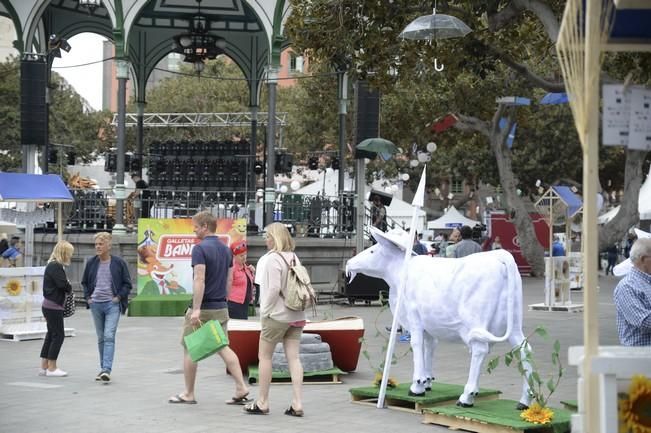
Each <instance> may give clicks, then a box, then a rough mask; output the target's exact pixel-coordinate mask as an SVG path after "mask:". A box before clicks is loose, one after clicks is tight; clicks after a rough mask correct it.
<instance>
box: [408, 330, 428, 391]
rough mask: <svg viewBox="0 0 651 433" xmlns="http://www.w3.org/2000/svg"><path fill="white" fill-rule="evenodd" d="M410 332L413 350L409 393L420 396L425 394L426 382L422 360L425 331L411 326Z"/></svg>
mask: <svg viewBox="0 0 651 433" xmlns="http://www.w3.org/2000/svg"><path fill="white" fill-rule="evenodd" d="M409 332H411V341H410V343H411V350H412V351H413V352H414V373H413V376H412V380H411V386H410V387H409V395H415V396H422V395H425V385H426V382H427V374H426V372H425V364H424V362H423V359H424V358H423V352H424V348H423V335H424V334H425V332H424V331H423V330H422V328H421V329H418V328H415V327H414V328H412V329H410V330H409Z"/></svg>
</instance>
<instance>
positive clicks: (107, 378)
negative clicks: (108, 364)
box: [99, 371, 111, 382]
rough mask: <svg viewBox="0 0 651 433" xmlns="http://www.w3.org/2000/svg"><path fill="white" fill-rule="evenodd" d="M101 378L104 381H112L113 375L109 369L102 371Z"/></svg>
mask: <svg viewBox="0 0 651 433" xmlns="http://www.w3.org/2000/svg"><path fill="white" fill-rule="evenodd" d="M99 378H100V380H101V381H102V382H110V381H111V375H110V374H109V373H108V372H107V371H102V372H101V373H100V374H99Z"/></svg>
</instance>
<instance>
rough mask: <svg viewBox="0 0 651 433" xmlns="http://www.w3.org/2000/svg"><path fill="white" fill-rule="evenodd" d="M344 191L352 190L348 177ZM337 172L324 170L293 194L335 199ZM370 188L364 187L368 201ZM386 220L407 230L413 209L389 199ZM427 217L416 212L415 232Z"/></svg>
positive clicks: (421, 212)
mask: <svg viewBox="0 0 651 433" xmlns="http://www.w3.org/2000/svg"><path fill="white" fill-rule="evenodd" d="M344 180H345V183H344V191H352V190H353V179H350V178H349V177H348V176H344ZM337 182H338V180H337V172H336V171H333V170H330V169H328V170H326V171H324V172H322V173H320V174H319V177H318V179H317V180H316V181H315V182H313V183H311V184H309V185H306V186H304V187H303V188H300V189H297V190H296V191H294V192H293V194H305V195H317V194H320V195H321V196H323V197H336V196H337V195H338V194H339V193H338V191H337ZM371 189H372V187H371V186H370V185H366V186H365V191H364V197H365V198H366V199H368V197H369V194H370V192H371ZM386 211H387V219H389V224H390V221H391V220H393V221H395V223H396V224H397V225H399V226H400V227H402V228H409V224H411V216H412V214H413V212H414V208H413V206H412V205H411V204H410V203H407V202H405V201H402V200H400V199H398V198H396V197H393V198H392V199H391V204H390V205H389V206H387V207H386ZM426 218H427V216H426V213H425V211H424V210H419V211H418V220H417V223H416V230H418V231H419V232H422V231H423V228H424V227H425V220H426Z"/></svg>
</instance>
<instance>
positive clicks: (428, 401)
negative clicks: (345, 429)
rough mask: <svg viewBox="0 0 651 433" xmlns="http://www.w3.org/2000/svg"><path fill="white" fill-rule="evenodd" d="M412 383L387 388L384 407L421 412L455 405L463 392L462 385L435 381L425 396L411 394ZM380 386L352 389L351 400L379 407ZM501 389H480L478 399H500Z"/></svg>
mask: <svg viewBox="0 0 651 433" xmlns="http://www.w3.org/2000/svg"><path fill="white" fill-rule="evenodd" d="M409 386H410V383H402V384H399V385H398V386H396V387H395V388H389V389H387V393H386V395H385V398H384V407H386V408H387V409H393V410H399V411H403V412H409V413H416V414H420V413H422V411H423V410H424V409H426V408H429V407H433V406H442V405H453V404H455V403H456V402H457V400H458V399H459V396H460V395H461V394H462V393H463V386H462V385H451V384H447V383H440V382H434V383H433V384H432V390H431V391H428V392H427V393H426V394H425V395H424V396H422V397H417V396H410V395H409V394H408V393H409ZM379 393H380V388H379V387H364V388H352V389H350V394H351V400H352V402H353V403H355V404H361V405H364V406H372V407H377V401H378V396H379ZM499 395H500V391H497V390H494V389H484V388H482V389H480V392H479V395H478V396H477V397H475V400H476V401H481V400H494V399H498V398H499Z"/></svg>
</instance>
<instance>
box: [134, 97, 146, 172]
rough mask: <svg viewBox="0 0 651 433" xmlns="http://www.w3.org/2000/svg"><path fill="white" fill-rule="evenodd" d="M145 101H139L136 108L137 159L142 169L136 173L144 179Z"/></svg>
mask: <svg viewBox="0 0 651 433" xmlns="http://www.w3.org/2000/svg"><path fill="white" fill-rule="evenodd" d="M145 105H146V102H145V101H138V102H137V104H136V107H137V109H138V116H137V118H136V120H137V147H136V158H137V159H139V160H140V168H139V169H138V170H137V171H136V172H137V173H138V174H139V175H140V177H142V167H143V165H144V161H145V145H144V135H145Z"/></svg>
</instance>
